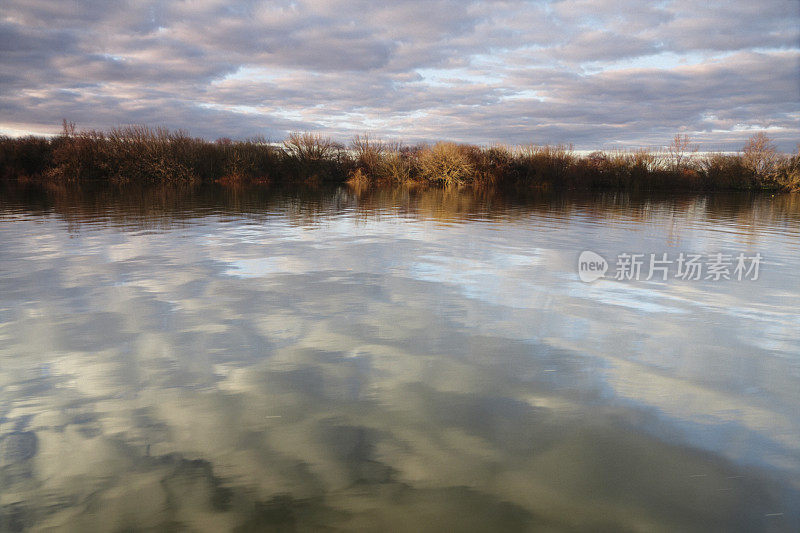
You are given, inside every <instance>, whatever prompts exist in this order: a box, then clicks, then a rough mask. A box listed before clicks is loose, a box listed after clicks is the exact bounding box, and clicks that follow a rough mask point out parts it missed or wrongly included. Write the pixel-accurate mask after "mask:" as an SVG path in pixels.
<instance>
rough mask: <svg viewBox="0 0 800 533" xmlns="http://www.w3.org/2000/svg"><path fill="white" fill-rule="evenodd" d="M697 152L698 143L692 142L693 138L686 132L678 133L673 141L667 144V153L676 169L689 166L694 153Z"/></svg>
mask: <svg viewBox="0 0 800 533" xmlns="http://www.w3.org/2000/svg"><path fill="white" fill-rule="evenodd" d="M696 152H697V145H696V144H692V140H691V139H690V138H689V136H688V135H686V134H685V133H684V134H683V135H681V134H680V133H676V134H675V137H674V138H673V139H672V143H670V145H669V146H667V153H668V154H669V158H670V161H671V162H672V168H673V169H674V170H682V169H684V168H685V167H687V166H688V163H689V161H690V160H691V157H692V155H693V154H694V153H696Z"/></svg>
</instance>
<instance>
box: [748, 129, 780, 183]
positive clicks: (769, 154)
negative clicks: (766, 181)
mask: <svg viewBox="0 0 800 533" xmlns="http://www.w3.org/2000/svg"><path fill="white" fill-rule="evenodd" d="M742 161H743V162H744V166H745V168H747V169H748V170H750V171H751V172H752V173H753V174H755V175H756V176H758V177H760V178H768V177H772V176H773V175H774V173H775V170H776V167H777V165H778V162H779V161H780V154H778V150H777V149H776V148H775V145H774V144H773V143H772V139H770V138H769V137H767V134H766V133H764V132H763V131H760V132H758V133H756V134H754V135H753V136H752V137H750V138H749V139H748V140H747V142H746V143H745V145H744V149H743V150H742Z"/></svg>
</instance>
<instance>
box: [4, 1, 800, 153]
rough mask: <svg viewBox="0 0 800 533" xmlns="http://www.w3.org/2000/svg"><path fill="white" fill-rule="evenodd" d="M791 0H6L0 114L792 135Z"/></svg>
mask: <svg viewBox="0 0 800 533" xmlns="http://www.w3.org/2000/svg"><path fill="white" fill-rule="evenodd" d="M799 22H800V14H799V13H798V7H797V5H796V3H795V2H792V1H783V0H772V1H768V2H762V3H760V4H758V5H756V4H754V3H752V2H745V1H743V0H742V1H730V2H725V3H722V4H715V5H714V6H705V5H695V4H694V3H691V2H685V1H683V0H673V1H670V2H665V3H659V4H652V5H647V4H644V5H643V4H642V3H640V2H633V1H625V2H618V1H615V2H612V1H610V0H600V1H593V2H588V1H587V0H575V1H559V2H545V3H541V2H521V1H502V0H498V1H471V2H457V1H449V0H442V1H437V2H422V1H413V2H403V3H401V4H397V3H382V2H345V1H342V0H327V1H319V2H310V1H299V2H288V1H285V2H270V3H262V2H244V3H238V4H236V5H235V6H231V5H230V4H229V3H227V2H218V1H204V2H192V3H184V2H174V3H164V2H156V1H152V2H137V3H135V4H134V3H129V2H113V3H108V2H102V3H101V2H91V1H89V2H70V3H50V2H37V1H33V2H31V1H21V0H11V1H8V2H6V3H5V6H4V13H3V19H2V21H1V22H0V49H1V50H2V56H0V111H2V119H0V129H5V130H9V131H18V132H25V131H35V132H53V131H56V130H57V125H58V124H59V123H60V120H61V118H62V117H66V118H68V119H70V120H73V121H76V122H78V124H79V126H83V127H97V128H108V127H112V126H115V125H119V124H126V123H143V122H147V123H150V124H153V125H157V124H158V125H166V126H169V127H180V128H185V129H188V130H190V131H191V132H193V133H195V134H198V135H203V136H208V137H212V138H213V137H218V136H248V135H254V134H264V135H267V136H271V137H282V136H283V135H285V134H286V132H287V131H290V130H298V129H312V130H319V131H323V132H326V133H329V134H332V135H336V136H340V137H343V138H344V137H348V136H350V135H352V134H353V133H356V132H362V131H374V132H375V133H376V134H379V135H385V136H391V137H395V138H402V139H406V140H409V141H415V140H426V139H437V138H450V139H455V140H465V141H473V142H493V141H506V142H574V143H575V144H576V146H577V147H585V148H593V147H598V146H608V145H609V144H614V143H616V142H620V143H626V144H632V145H636V144H639V145H652V144H660V143H664V142H666V141H667V140H668V139H669V138H670V137H671V135H672V134H673V133H674V132H675V131H677V130H679V129H680V130H681V131H686V132H688V133H690V134H693V135H694V136H695V137H697V138H698V140H700V141H702V142H703V143H704V146H705V147H707V148H708V147H713V148H726V149H736V148H739V147H740V146H741V143H742V142H743V140H744V139H745V138H746V137H747V136H748V135H749V134H750V133H751V132H752V131H753V130H754V129H757V128H768V131H769V133H770V134H771V135H772V136H773V137H775V138H776V139H777V140H778V141H779V143H780V146H781V147H782V148H783V149H786V150H790V149H793V147H794V145H795V143H796V142H797V140H798V139H800V118H799V117H798V114H797V109H798V104H800V97H799V95H800V83H799V82H798V72H800V69H798V63H800V44H799V43H798V40H799V39H800V37H799V36H800V30H798V28H800V24H799Z"/></svg>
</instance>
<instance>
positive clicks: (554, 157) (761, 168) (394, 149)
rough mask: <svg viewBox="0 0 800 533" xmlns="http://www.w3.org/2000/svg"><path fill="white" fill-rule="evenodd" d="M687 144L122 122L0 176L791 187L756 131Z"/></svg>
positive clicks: (78, 136) (15, 154) (16, 159)
mask: <svg viewBox="0 0 800 533" xmlns="http://www.w3.org/2000/svg"><path fill="white" fill-rule="evenodd" d="M696 151H697V149H696V147H694V146H693V145H692V144H691V142H690V140H689V138H688V137H687V136H685V135H684V136H676V137H675V139H674V140H673V141H672V144H671V145H670V146H668V147H667V148H666V149H665V150H664V151H660V152H653V151H647V150H634V151H612V152H593V153H591V154H589V155H588V156H578V155H577V154H576V153H575V152H574V151H573V149H572V147H571V146H564V145H557V146H536V145H528V146H521V147H507V146H492V147H489V148H483V147H479V146H474V145H466V144H456V143H452V142H439V143H436V144H433V145H419V146H404V145H401V144H399V143H385V142H382V141H379V140H375V139H373V138H371V137H369V136H366V135H364V136H357V137H355V138H354V139H353V140H352V142H351V143H350V145H349V147H345V146H343V145H341V144H338V143H336V142H334V141H332V140H331V139H328V138H326V137H323V136H321V135H318V134H313V133H293V134H291V135H289V137H288V138H287V139H286V140H285V141H284V142H283V143H282V144H272V143H269V142H267V141H266V139H263V138H255V139H250V140H245V141H232V140H230V139H225V138H223V139H218V140H217V141H215V142H209V141H206V140H203V139H199V138H195V137H190V136H189V135H188V134H187V133H186V132H183V131H174V132H172V131H168V130H166V129H161V128H157V129H151V128H148V127H145V126H130V127H125V128H117V129H113V130H111V131H110V132H107V133H106V132H100V131H77V130H76V128H75V126H74V124H71V123H68V122H66V121H65V122H64V127H63V131H62V133H61V134H60V135H58V136H55V137H53V138H51V139H45V138H39V137H22V138H17V139H14V138H9V137H0V177H2V178H4V179H14V178H20V177H26V178H38V179H46V180H51V181H60V182H66V181H77V180H110V181H116V182H126V181H137V182H139V181H140V182H158V183H165V182H173V181H179V182H190V181H203V182H208V181H219V182H223V183H249V182H267V181H272V182H281V181H283V182H291V181H296V182H309V181H310V182H316V181H337V182H342V181H345V180H351V181H352V182H353V183H364V184H369V183H378V182H400V183H411V182H416V183H422V184H442V185H446V186H459V185H467V184H469V185H475V186H515V187H528V188H534V187H538V188H583V189H600V188H624V189H631V190H646V189H695V190H696V189H759V188H769V189H774V190H779V189H782V190H794V191H799V190H800V151H798V153H797V154H795V155H792V156H787V155H783V154H780V153H779V152H778V151H777V150H776V149H775V146H774V145H773V144H772V142H771V141H770V139H769V138H768V137H767V136H766V135H764V134H756V135H754V136H753V137H752V138H751V139H750V140H749V141H748V142H747V144H746V145H745V146H744V148H743V151H742V152H741V153H738V154H708V155H705V156H702V157H701V156H698V155H697V153H696Z"/></svg>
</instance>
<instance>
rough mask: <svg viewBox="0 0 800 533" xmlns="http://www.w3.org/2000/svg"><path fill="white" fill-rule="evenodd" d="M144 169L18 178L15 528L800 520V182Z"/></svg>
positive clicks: (0, 453)
mask: <svg viewBox="0 0 800 533" xmlns="http://www.w3.org/2000/svg"><path fill="white" fill-rule="evenodd" d="M124 192H125V194H121V193H120V191H117V190H111V189H106V188H97V189H94V190H91V189H90V190H86V189H82V190H79V189H70V188H53V189H50V190H44V191H43V190H40V189H32V188H23V189H7V190H4V191H3V195H2V200H0V491H2V493H1V494H0V502H1V503H0V506H1V507H2V509H1V510H0V520H2V521H1V522H0V529H9V530H14V529H21V528H24V527H33V528H37V529H44V528H48V527H57V528H68V529H74V530H92V529H98V528H100V529H109V530H118V529H126V528H158V529H163V528H191V529H198V530H206V529H207V530H227V529H240V530H251V529H255V530H264V529H267V530H269V529H279V530H291V529H320V528H322V527H324V526H329V527H334V528H344V529H366V530H386V529H391V530H414V531H425V530H429V531H434V530H442V529H449V530H459V531H472V530H474V531H486V530H490V529H497V530H503V531H515V530H565V529H566V530H569V529H583V530H603V529H607V530H648V531H651V530H652V531H658V530H664V531H674V530H682V531H684V530H685V531H690V530H697V531H707V530H748V531H752V530H774V531H793V530H796V529H797V526H798V523H800V516H798V513H799V512H800V511H798V505H797V501H798V494H800V487H799V486H798V482H797V480H798V479H800V416H798V414H797V406H798V405H800V360H799V359H798V354H800V338H798V335H797V331H798V326H800V319H799V318H798V313H797V309H799V308H800V283H798V273H797V272H798V267H800V255H798V253H797V252H798V247H800V231H798V227H800V224H798V223H799V222H800V201H798V200H797V199H796V198H795V197H789V196H779V197H764V196H757V197H752V196H741V195H728V196H726V195H722V196H713V197H683V198H674V197H664V198H653V197H651V198H635V197H630V196H626V195H619V194H607V195H601V196H599V197H596V198H594V199H589V198H583V197H576V196H572V197H570V196H564V195H558V196H553V195H546V194H542V193H538V194H533V195H531V196H530V197H523V198H520V197H519V196H510V197H509V196H505V195H502V194H500V193H490V192H482V193H480V192H479V193H471V192H467V191H458V190H455V191H453V190H451V191H444V190H427V191H425V190H417V191H414V190H408V189H393V190H389V189H384V190H372V191H360V192H358V191H352V190H349V189H335V190H297V191H278V190H270V189H240V190H230V189H214V188H204V189H181V188H150V189H129V190H126V191H124ZM584 249H592V250H595V251H597V252H599V253H601V254H603V255H604V256H606V257H613V256H614V255H615V254H616V253H619V252H621V251H641V252H651V251H652V252H656V251H659V252H660V251H676V250H680V251H692V252H706V251H718V250H724V251H726V252H730V253H737V252H739V251H743V252H747V253H752V252H755V251H758V252H760V253H761V254H762V255H764V257H765V258H766V259H767V264H766V265H765V267H764V270H763V274H762V278H761V279H760V280H759V281H758V282H752V283H745V282H742V283H736V282H727V283H713V282H702V281H698V282H678V281H670V282H668V283H663V282H638V283H637V282H630V283H621V282H615V281H600V282H597V283H596V284H592V285H585V284H582V283H581V282H580V281H578V280H577V276H576V274H575V261H576V258H577V255H578V254H579V253H580V251H582V250H584Z"/></svg>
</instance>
